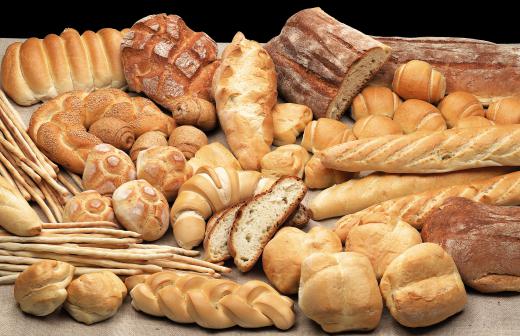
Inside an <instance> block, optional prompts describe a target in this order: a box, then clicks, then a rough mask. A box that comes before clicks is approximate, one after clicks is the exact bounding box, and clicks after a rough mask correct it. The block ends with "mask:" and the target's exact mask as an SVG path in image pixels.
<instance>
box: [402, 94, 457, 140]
mask: <svg viewBox="0 0 520 336" xmlns="http://www.w3.org/2000/svg"><path fill="white" fill-rule="evenodd" d="M394 121H395V122H397V123H398V124H399V125H400V126H401V128H402V129H403V131H404V133H406V134H409V133H413V132H416V131H428V132H434V131H442V130H445V129H446V128H447V126H446V121H445V120H444V118H443V117H442V114H441V113H440V111H439V110H438V109H437V108H436V107H435V106H433V105H432V104H429V103H427V102H425V101H422V100H418V99H409V100H407V101H405V102H404V103H402V104H401V106H399V107H398V108H397V110H396V111H395V114H394Z"/></svg>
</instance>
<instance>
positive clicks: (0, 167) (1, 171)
mask: <svg viewBox="0 0 520 336" xmlns="http://www.w3.org/2000/svg"><path fill="white" fill-rule="evenodd" d="M0 175H2V177H3V178H4V179H6V180H7V182H9V183H10V184H11V185H12V186H13V187H15V189H16V190H18V193H19V194H20V195H21V196H22V197H23V198H25V200H26V201H29V200H30V199H31V195H30V194H29V193H28V192H27V190H25V189H24V188H23V187H22V186H19V185H18V183H16V182H15V181H14V180H13V178H12V177H11V174H9V172H8V171H7V169H6V168H5V166H4V164H3V163H2V162H0Z"/></svg>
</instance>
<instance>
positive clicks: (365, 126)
mask: <svg viewBox="0 0 520 336" xmlns="http://www.w3.org/2000/svg"><path fill="white" fill-rule="evenodd" d="M352 132H353V133H354V136H355V137H356V138H357V139H365V138H373V137H377V136H384V135H390V134H403V129H402V128H401V126H400V125H399V124H398V123H396V122H395V121H393V120H392V119H390V118H389V117H386V116H382V115H369V116H367V117H363V118H360V119H358V120H357V121H356V123H355V124H354V126H352Z"/></svg>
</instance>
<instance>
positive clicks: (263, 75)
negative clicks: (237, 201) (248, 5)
mask: <svg viewBox="0 0 520 336" xmlns="http://www.w3.org/2000/svg"><path fill="white" fill-rule="evenodd" d="M213 94H214V96H215V102H216V106H217V114H218V118H219V121H220V125H221V126H222V129H223V130H224V133H225V135H226V140H227V143H228V144H229V147H230V148H231V151H232V152H233V154H235V156H236V157H237V158H238V162H240V165H241V166H242V168H244V169H249V170H259V169H260V160H261V159H262V157H263V156H264V155H265V154H267V153H269V151H270V146H271V144H272V142H273V117H272V115H271V110H272V109H273V107H274V105H275V104H276V72H275V68H274V64H273V61H272V60H271V57H269V54H268V53H267V52H266V51H265V50H264V48H262V46H261V45H260V44H259V43H257V42H255V41H250V40H247V39H246V38H245V37H244V35H243V34H242V33H240V32H239V33H237V34H236V35H235V37H233V40H232V41H231V43H230V44H229V45H228V46H227V47H226V49H225V50H224V52H223V54H222V64H221V65H220V66H219V68H218V69H217V71H216V72H215V76H214V77H213Z"/></svg>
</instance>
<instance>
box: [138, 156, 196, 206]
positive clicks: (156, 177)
mask: <svg viewBox="0 0 520 336" xmlns="http://www.w3.org/2000/svg"><path fill="white" fill-rule="evenodd" d="M136 168H137V178H138V179H142V180H146V181H147V182H148V183H150V184H151V185H152V186H154V187H155V188H156V189H157V190H158V191H159V192H161V193H162V194H163V195H164V197H166V200H168V202H172V201H173V200H175V198H176V197H177V193H178V191H179V188H180V187H181V185H182V184H183V183H184V182H186V180H187V179H189V178H190V177H191V176H192V175H193V171H192V170H191V167H190V166H189V165H188V164H187V163H186V159H185V158H184V156H183V155H182V153H181V151H180V150H178V149H177V148H175V147H171V146H155V147H151V148H148V149H146V150H144V151H142V152H140V153H139V156H138V157H137V162H136Z"/></svg>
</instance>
